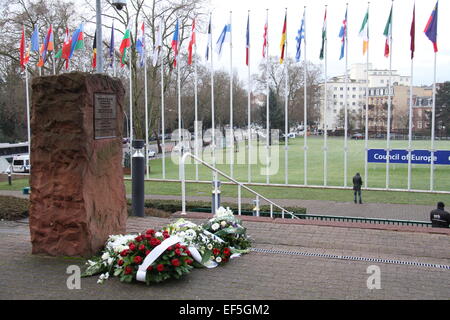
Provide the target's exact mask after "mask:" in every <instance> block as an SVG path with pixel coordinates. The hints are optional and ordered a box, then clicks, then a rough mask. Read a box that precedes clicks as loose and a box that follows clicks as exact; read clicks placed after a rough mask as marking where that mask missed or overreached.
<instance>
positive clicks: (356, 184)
mask: <svg viewBox="0 0 450 320" xmlns="http://www.w3.org/2000/svg"><path fill="white" fill-rule="evenodd" d="M362 184H363V181H362V178H361V176H360V175H359V172H357V173H356V175H355V176H354V177H353V191H354V195H355V203H356V194H358V195H359V203H362V199H361V186H362Z"/></svg>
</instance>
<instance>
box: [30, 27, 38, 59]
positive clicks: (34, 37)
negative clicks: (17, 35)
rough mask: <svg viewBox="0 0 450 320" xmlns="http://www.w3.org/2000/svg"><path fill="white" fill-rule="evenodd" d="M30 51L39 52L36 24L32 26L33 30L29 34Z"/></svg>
mask: <svg viewBox="0 0 450 320" xmlns="http://www.w3.org/2000/svg"><path fill="white" fill-rule="evenodd" d="M31 51H33V52H39V31H38V26H37V24H36V25H35V26H34V31H33V34H32V35H31Z"/></svg>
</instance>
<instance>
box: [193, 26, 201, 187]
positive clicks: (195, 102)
mask: <svg viewBox="0 0 450 320" xmlns="http://www.w3.org/2000/svg"><path fill="white" fill-rule="evenodd" d="M194 21H195V20H194ZM194 23H195V22H194ZM195 29H196V27H194V30H193V31H192V32H195ZM196 56H197V39H195V42H194V57H192V63H193V64H194V113H195V121H194V122H195V125H194V135H195V140H194V143H195V148H194V153H195V156H196V157H197V158H198V156H199V155H198V152H199V150H198V148H199V145H198V136H199V132H198V129H199V128H198V95H197V90H198V74H197V60H196ZM195 180H197V181H198V161H195Z"/></svg>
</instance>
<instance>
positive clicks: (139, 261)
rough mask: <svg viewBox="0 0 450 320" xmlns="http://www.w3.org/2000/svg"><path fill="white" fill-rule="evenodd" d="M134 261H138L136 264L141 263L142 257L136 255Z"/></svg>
mask: <svg viewBox="0 0 450 320" xmlns="http://www.w3.org/2000/svg"><path fill="white" fill-rule="evenodd" d="M133 262H134V263H136V264H141V262H142V257H141V256H136V257H134V259H133Z"/></svg>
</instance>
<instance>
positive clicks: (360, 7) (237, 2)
mask: <svg viewBox="0 0 450 320" xmlns="http://www.w3.org/2000/svg"><path fill="white" fill-rule="evenodd" d="M415 2H416V52H415V59H414V84H415V85H422V84H427V85H428V84H431V83H432V82H433V61H434V51H433V45H432V43H431V42H430V41H429V40H428V38H427V37H426V36H425V34H424V32H423V30H424V28H425V25H426V23H427V21H428V18H429V16H430V14H431V12H432V10H433V8H434V5H435V3H436V1H434V0H416V1H415ZM210 3H211V8H212V13H213V19H212V21H213V26H212V27H213V43H215V42H216V41H217V39H218V37H219V34H220V32H221V30H222V28H223V26H224V25H225V23H227V22H228V20H229V12H230V10H231V11H232V38H233V69H234V70H235V71H238V72H239V74H240V77H241V79H243V80H245V79H246V77H247V69H246V65H245V33H246V24H247V13H248V10H250V36H251V61H252V62H251V66H252V69H253V71H256V67H257V65H258V64H259V63H260V61H261V59H262V43H263V32H264V23H265V20H266V9H269V43H270V45H269V51H270V55H276V56H279V55H280V39H281V32H282V27H283V19H284V14H285V8H287V15H288V16H287V35H288V37H287V40H288V50H287V54H288V56H290V57H292V58H294V57H295V50H296V49H295V47H296V40H295V37H296V35H297V31H298V29H299V28H300V23H301V18H302V15H303V8H304V6H306V20H307V21H306V29H307V31H306V32H307V34H306V36H307V40H308V44H307V59H308V60H310V61H312V62H313V63H316V64H320V63H322V64H323V62H322V61H321V60H319V53H320V48H321V30H322V24H323V16H324V10H325V5H326V4H327V5H328V14H327V20H328V27H327V30H328V76H335V75H339V74H343V73H344V69H345V59H342V60H339V54H340V46H341V40H340V38H339V37H338V35H339V30H340V28H341V25H342V21H343V18H344V14H345V5H346V3H348V19H347V20H348V43H349V47H348V64H349V66H350V65H351V64H352V63H365V61H366V58H365V56H363V54H362V39H361V38H360V37H359V36H358V33H359V29H360V27H361V24H362V21H363V18H364V15H365V13H366V10H367V2H366V1H360V0H332V1H331V0H328V1H327V0H304V1H293V0H275V1H274V0H245V1H243V0H226V1H224V0H210ZM413 4H414V0H396V1H394V12H393V48H392V67H393V69H396V70H398V71H399V72H400V73H401V74H403V75H409V74H410V61H411V60H410V51H409V47H410V36H409V31H410V27H411V20H412V11H413ZM390 6H391V0H372V1H370V12H369V33H370V44H369V60H370V61H369V62H370V63H372V64H373V66H374V67H375V68H380V69H381V68H386V69H388V68H389V59H388V58H385V57H384V42H385V37H384V36H383V31H384V27H385V24H386V21H387V18H388V15H389V10H390ZM449 13H450V1H447V0H446V1H442V0H441V1H440V2H439V23H438V48H439V52H438V55H437V81H438V82H442V81H448V80H450V41H448V40H446V38H445V37H444V36H443V35H444V31H447V32H449V31H450V19H449V18H450V16H449ZM447 38H448V37H447ZM197 44H198V54H200V55H201V56H202V57H203V59H204V52H205V48H206V35H204V34H200V33H198V34H197ZM302 59H303V53H302ZM229 65H230V62H229V46H228V45H226V46H225V49H224V50H223V52H222V57H221V58H220V60H219V59H218V57H217V55H216V56H215V69H216V68H217V69H219V68H222V69H224V70H229Z"/></svg>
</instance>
